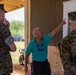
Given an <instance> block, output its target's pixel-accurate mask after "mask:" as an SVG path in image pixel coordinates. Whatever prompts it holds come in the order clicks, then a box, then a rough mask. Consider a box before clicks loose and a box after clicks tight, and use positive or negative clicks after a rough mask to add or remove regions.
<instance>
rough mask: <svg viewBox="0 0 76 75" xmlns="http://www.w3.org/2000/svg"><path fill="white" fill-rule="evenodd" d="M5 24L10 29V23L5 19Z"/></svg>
mask: <svg viewBox="0 0 76 75" xmlns="http://www.w3.org/2000/svg"><path fill="white" fill-rule="evenodd" d="M3 23H4V24H5V25H6V26H7V27H8V28H9V26H10V23H9V21H8V20H7V19H4V22H3Z"/></svg>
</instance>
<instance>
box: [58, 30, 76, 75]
mask: <svg viewBox="0 0 76 75" xmlns="http://www.w3.org/2000/svg"><path fill="white" fill-rule="evenodd" d="M58 48H59V50H60V57H61V60H62V64H63V67H64V74H65V75H76V30H73V31H71V33H70V34H69V35H68V36H66V37H65V38H64V39H63V40H62V41H61V42H60V43H59V45H58Z"/></svg>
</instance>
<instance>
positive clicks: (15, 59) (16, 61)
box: [10, 42, 25, 64]
mask: <svg viewBox="0 0 76 75" xmlns="http://www.w3.org/2000/svg"><path fill="white" fill-rule="evenodd" d="M15 45H16V47H17V50H16V52H10V53H11V57H12V61H13V64H19V56H20V55H21V54H20V53H19V49H23V48H25V47H24V42H15Z"/></svg>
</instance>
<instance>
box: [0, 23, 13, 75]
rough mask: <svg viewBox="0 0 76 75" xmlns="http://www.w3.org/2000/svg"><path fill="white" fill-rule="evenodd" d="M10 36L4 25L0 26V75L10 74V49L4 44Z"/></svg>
mask: <svg viewBox="0 0 76 75" xmlns="http://www.w3.org/2000/svg"><path fill="white" fill-rule="evenodd" d="M10 35H11V33H10V30H9V29H8V27H7V26H6V25H4V24H0V75H2V73H11V72H12V60H11V55H10V52H9V51H10V48H9V46H7V45H6V43H5V42H4V41H5V40H6V39H7V38H8V37H9V36H10Z"/></svg>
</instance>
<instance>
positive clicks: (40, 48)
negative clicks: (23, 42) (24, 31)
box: [35, 41, 45, 51]
mask: <svg viewBox="0 0 76 75" xmlns="http://www.w3.org/2000/svg"><path fill="white" fill-rule="evenodd" d="M35 42H36V41H35ZM36 44H37V48H38V50H39V51H43V50H45V47H44V44H43V43H41V44H40V45H39V44H38V43H37V42H36Z"/></svg>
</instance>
